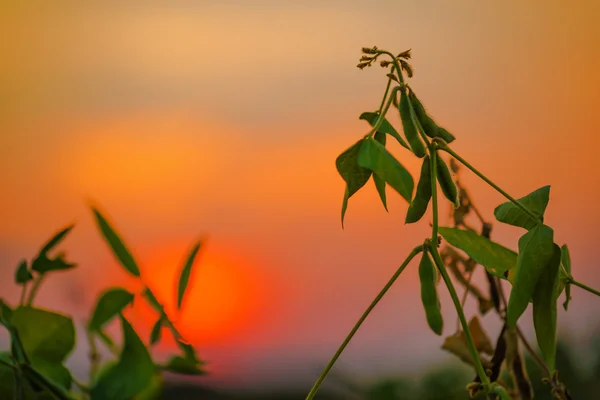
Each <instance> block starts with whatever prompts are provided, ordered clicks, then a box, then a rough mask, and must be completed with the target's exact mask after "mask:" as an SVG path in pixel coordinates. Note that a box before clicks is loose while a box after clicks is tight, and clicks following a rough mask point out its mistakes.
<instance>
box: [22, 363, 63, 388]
mask: <svg viewBox="0 0 600 400" xmlns="http://www.w3.org/2000/svg"><path fill="white" fill-rule="evenodd" d="M31 363H32V364H33V365H34V366H35V369H36V371H38V372H39V373H41V374H42V375H44V376H45V377H46V378H48V380H50V381H51V382H52V383H53V384H54V385H55V386H59V387H61V388H64V389H70V388H71V383H72V381H73V377H72V376H71V371H69V369H68V368H67V367H65V366H64V365H63V364H59V363H56V362H49V361H46V360H45V359H43V358H33V359H32V360H31Z"/></svg>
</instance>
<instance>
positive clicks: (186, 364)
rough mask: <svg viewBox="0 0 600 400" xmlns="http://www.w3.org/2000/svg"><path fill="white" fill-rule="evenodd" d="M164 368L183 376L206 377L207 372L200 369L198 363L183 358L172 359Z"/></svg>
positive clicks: (175, 357)
mask: <svg viewBox="0 0 600 400" xmlns="http://www.w3.org/2000/svg"><path fill="white" fill-rule="evenodd" d="M162 368H163V369H164V370H166V371H169V372H173V373H176V374H182V375H195V376H200V375H206V371H205V370H203V369H201V368H199V364H198V363H196V362H194V361H193V360H191V359H189V358H184V357H181V356H174V357H172V358H171V359H170V360H169V362H168V363H167V364H166V365H164V366H163V367H162Z"/></svg>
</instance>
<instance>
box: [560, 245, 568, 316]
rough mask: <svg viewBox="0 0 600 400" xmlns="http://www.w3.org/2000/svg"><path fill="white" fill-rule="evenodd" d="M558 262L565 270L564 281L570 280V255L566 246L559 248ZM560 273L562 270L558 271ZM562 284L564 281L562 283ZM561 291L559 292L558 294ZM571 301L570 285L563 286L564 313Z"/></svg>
mask: <svg viewBox="0 0 600 400" xmlns="http://www.w3.org/2000/svg"><path fill="white" fill-rule="evenodd" d="M560 261H561V264H562V266H563V267H564V268H565V272H566V273H567V274H568V276H565V277H563V278H564V279H565V280H566V279H569V278H570V275H571V254H570V253H569V247H568V246H567V245H566V244H563V246H562V247H561V248H560ZM560 272H561V273H562V272H563V271H562V269H561V270H560ZM563 282H564V281H563ZM560 291H561V290H559V292H560ZM570 301H571V284H570V283H567V284H565V302H564V303H563V308H564V309H565V311H567V309H568V308H569V302H570Z"/></svg>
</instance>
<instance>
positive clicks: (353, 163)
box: [335, 139, 371, 198]
mask: <svg viewBox="0 0 600 400" xmlns="http://www.w3.org/2000/svg"><path fill="white" fill-rule="evenodd" d="M364 142H365V139H360V140H359V141H358V142H356V143H355V144H354V145H352V147H350V148H349V149H347V150H346V151H344V152H343V153H342V154H340V155H339V156H338V158H337V159H336V160H335V165H336V167H337V170H338V172H339V174H340V175H341V176H342V178H344V181H346V185H347V186H348V198H350V197H352V195H354V193H356V192H358V190H359V189H360V188H362V187H363V186H364V185H365V184H366V183H367V181H368V180H369V178H370V177H371V171H370V170H369V169H367V168H364V167H361V166H360V165H359V164H358V154H359V152H360V149H361V147H362V145H363V143H364Z"/></svg>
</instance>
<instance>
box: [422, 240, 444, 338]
mask: <svg viewBox="0 0 600 400" xmlns="http://www.w3.org/2000/svg"><path fill="white" fill-rule="evenodd" d="M419 279H420V281H421V301H422V302H423V307H425V316H426V317H427V323H428V324H429V327H430V328H431V330H432V331H433V332H435V334H437V335H441V334H442V330H443V328H444V320H443V319H442V311H441V308H442V305H441V304H440V299H439V298H438V294H437V287H436V285H435V267H434V265H433V263H432V262H431V258H429V252H428V251H427V250H424V251H423V256H422V257H421V262H420V263H419Z"/></svg>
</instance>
